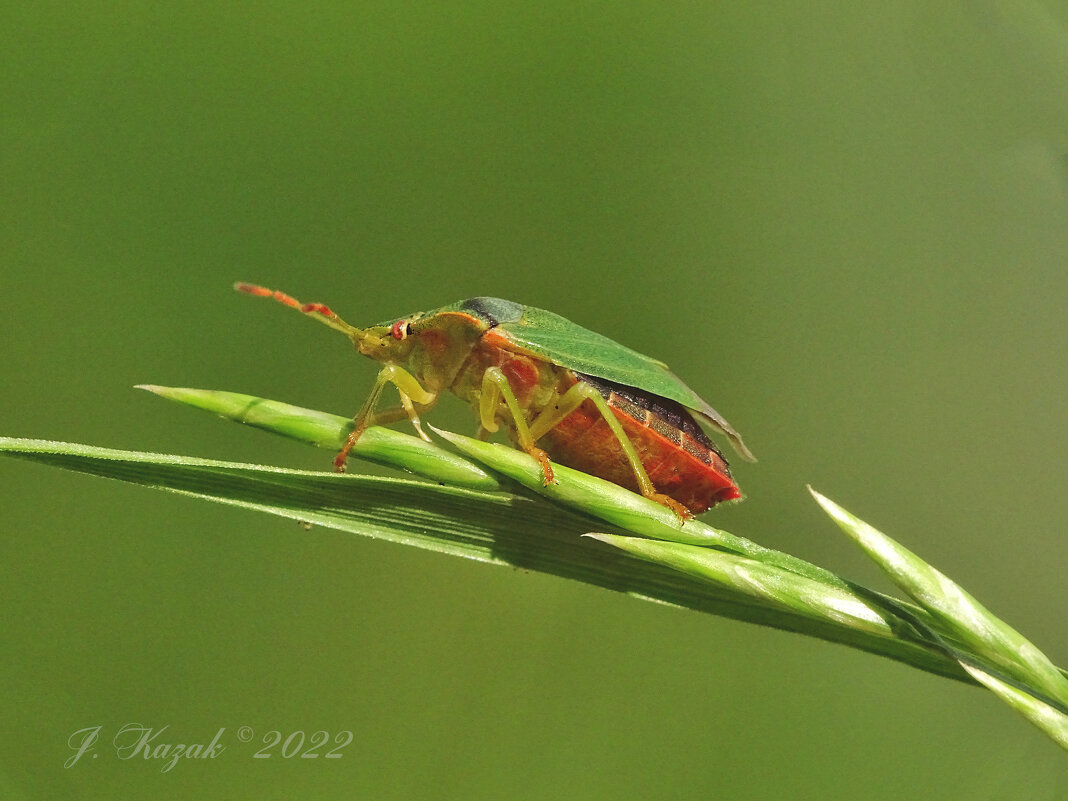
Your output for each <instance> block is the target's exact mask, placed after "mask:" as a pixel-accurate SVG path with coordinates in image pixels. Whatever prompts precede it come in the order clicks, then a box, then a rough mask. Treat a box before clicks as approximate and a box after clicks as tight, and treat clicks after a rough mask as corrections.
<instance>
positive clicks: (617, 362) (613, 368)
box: [497, 306, 754, 461]
mask: <svg viewBox="0 0 1068 801" xmlns="http://www.w3.org/2000/svg"><path fill="white" fill-rule="evenodd" d="M497 330H498V332H500V333H505V334H507V336H508V338H509V339H510V340H511V341H512V342H514V343H515V344H516V345H517V346H519V347H521V348H523V349H525V350H528V351H531V352H532V353H535V354H537V355H539V356H542V357H543V358H545V359H547V360H549V361H551V362H553V363H554V364H559V365H561V366H563V367H567V368H569V369H571V370H575V371H576V372H579V373H585V374H587V375H592V376H595V377H597V378H604V379H607V380H608V381H614V382H616V383H618V384H626V385H627V386H631V387H637V388H638V389H641V390H644V391H646V392H650V393H652V394H654V395H660V396H661V397H664V398H670V399H671V400H673V401H677V402H679V403H681V404H682V405H683V406H685V407H687V408H688V409H690V410H691V411H693V412H694V413H696V414H697V415H698V416H699V417H701V418H702V419H703V420H705V422H707V423H708V424H709V425H711V426H712V427H713V428H715V429H717V430H719V431H721V432H723V434H725V435H726V436H727V437H728V439H730V441H731V443H732V444H733V445H734V448H735V450H737V451H738V453H739V454H740V455H741V456H742V457H743V458H745V459H748V460H750V461H754V457H753V454H752V452H751V451H750V450H749V448H747V447H746V446H745V443H744V442H743V441H742V437H741V435H740V434H739V433H738V432H737V431H735V429H734V427H733V426H732V425H731V424H730V423H728V422H727V421H726V420H725V419H724V418H723V415H721V414H720V413H719V412H717V411H716V410H715V409H713V408H712V407H711V406H709V405H708V403H706V402H705V401H704V400H702V399H701V397H700V396H699V395H698V394H697V393H696V392H694V391H693V390H692V389H690V388H689V387H688V386H686V384H684V383H683V382H682V381H681V380H679V378H678V377H677V376H676V375H675V374H674V373H672V372H671V370H669V369H668V367H667V365H666V364H664V363H663V362H661V361H658V360H657V359H653V358H650V357H649V356H645V355H644V354H641V353H638V352H637V351H634V350H631V349H630V348H628V347H626V346H625V345H620V344H619V343H618V342H616V341H614V340H612V339H609V338H608V337H606V336H602V335H601V334H598V333H597V332H595V331H590V330H589V329H587V328H583V327H582V326H580V325H576V324H575V323H573V322H571V321H570V320H568V319H566V318H564V317H561V316H560V315H558V314H553V313H552V312H549V311H545V310H544V309H536V308H534V307H532V306H526V307H524V309H523V313H522V316H521V317H520V318H519V319H518V320H514V321H509V322H501V323H500V324H499V325H498V326H497Z"/></svg>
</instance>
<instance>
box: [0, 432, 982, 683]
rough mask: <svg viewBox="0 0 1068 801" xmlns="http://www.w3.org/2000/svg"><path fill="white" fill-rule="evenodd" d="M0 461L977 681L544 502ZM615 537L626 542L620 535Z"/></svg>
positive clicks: (160, 466) (211, 467)
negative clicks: (600, 530)
mask: <svg viewBox="0 0 1068 801" xmlns="http://www.w3.org/2000/svg"><path fill="white" fill-rule="evenodd" d="M0 454H5V455H8V456H13V457H18V458H21V459H27V460H30V461H34V462H39V463H43V464H49V465H52V466H55V467H61V468H64V469H67V470H75V471H79V472H83V473H90V474H93V475H98V476H103V477H107V478H115V479H119V480H122V481H127V482H131V483H135V484H140V485H143V486H148V487H153V488H157V489H163V490H168V491H171V492H178V493H181V494H184V495H187V496H192V497H197V498H202V499H206V500H212V501H216V502H220V503H226V504H231V505H236V506H241V507H243V508H248V509H254V510H258V511H263V512H268V513H270V514H275V515H280V516H282V517H287V518H290V519H293V520H301V521H308V522H311V523H315V524H318V525H322V526H327V527H330V528H335V529H339V530H342V531H348V532H352V533H355V534H361V535H365V536H371V537H375V538H378V539H384V540H388V541H391V542H398V543H403V544H405V545H413V546H416V547H419V548H425V549H429V550H433V551H437V552H440V553H448V554H451V555H454V556H462V557H465V558H469V559H477V560H479V561H482V562H488V563H492V564H499V565H509V566H512V567H518V568H523V569H527V570H538V571H541V572H545V573H549V574H552V575H557V576H562V577H565V578H571V579H576V580H578V581H583V582H586V583H588V584H592V585H594V586H598V587H604V588H606V589H612V590H616V591H619V592H625V593H627V594H629V595H632V596H635V597H637V598H642V599H646V600H653V601H659V602H662V603H668V604H673V605H676V606H682V607H686V608H690V609H695V610H698V611H702V612H709V613H712V614H716V615H720V616H723V617H728V618H732V619H735V620H741V621H747V622H750V623H756V624H758V625H764V626H770V627H774V628H778V629H783V630H786V631H793V632H797V633H801V634H807V635H809V636H812V637H817V638H820V639H824V640H827V641H830V642H837V643H841V644H845V645H849V646H851V647H854V648H858V649H860V650H864V651H868V652H870V653H876V654H881V655H883V656H887V657H889V658H891V659H896V660H898V661H901V662H904V663H906V664H909V665H912V666H914V667H917V668H920V669H922V670H926V671H929V672H931V673H935V674H938V675H943V676H948V677H950V678H954V679H958V680H966V681H970V679H969V678H968V676H967V674H966V673H965V672H964V671H963V670H962V669H961V667H960V665H959V664H958V663H957V662H956V661H955V660H952V659H947V658H946V657H945V655H944V654H942V653H941V652H940V651H939V650H937V649H934V648H931V647H930V646H928V645H925V644H923V643H919V642H913V641H908V640H904V639H889V638H887V637H885V636H883V635H882V634H880V633H873V632H871V631H866V630H861V629H856V628H852V627H849V626H844V625H841V623H838V622H830V621H828V620H817V619H813V618H812V617H810V616H808V615H804V614H799V613H798V612H796V611H794V610H790V609H782V608H775V607H772V606H769V605H768V604H766V603H761V602H757V601H755V600H754V599H752V598H751V597H749V596H747V595H745V594H743V593H740V592H737V591H734V590H732V589H731V588H727V587H720V586H716V585H713V584H711V583H709V582H708V581H705V580H703V579H699V578H696V577H694V576H689V575H686V574H684V573H681V572H679V571H677V570H675V569H673V568H671V567H669V566H667V565H662V564H654V563H651V562H648V561H646V560H644V559H640V558H638V557H636V556H632V555H629V554H626V553H624V552H622V551H619V550H617V549H606V548H605V547H604V544H603V543H601V542H596V541H594V540H592V539H590V538H588V537H583V536H582V535H583V534H584V533H586V532H587V531H589V530H590V519H589V518H588V517H587V516H585V515H581V514H577V513H574V512H570V511H568V510H566V509H562V508H560V507H558V506H555V505H553V504H548V503H544V502H542V501H540V500H538V499H531V498H526V497H519V496H516V495H511V494H507V493H502V492H486V491H480V490H470V489H466V488H460V487H447V486H445V487H443V486H439V485H436V484H429V483H426V482H421V481H414V480H409V479H396V478H381V477H374V476H360V475H350V474H337V473H322V472H313V471H301V470H286V469H282V468H277V467H264V466H260V465H250V464H240V463H232V462H221V461H215V460H210V459H198V458H192V457H185V456H173V455H165V454H152V453H142V452H131V451H119V450H112V449H107V448H97V447H92V446H88V445H77V444H70V443H60V442H49V441H45V440H27V439H15V438H3V437H0ZM608 533H615V534H623V533H624V532H622V531H610V532H608Z"/></svg>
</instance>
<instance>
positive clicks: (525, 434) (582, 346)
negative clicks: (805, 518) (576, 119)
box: [236, 284, 752, 518]
mask: <svg viewBox="0 0 1068 801" xmlns="http://www.w3.org/2000/svg"><path fill="white" fill-rule="evenodd" d="M236 288H237V289H238V290H239V291H242V292H246V293H249V294H252V295H257V296H261V297H273V298H274V299H275V300H278V301H280V302H282V303H284V304H285V305H288V306H291V307H293V308H297V309H299V310H301V311H303V312H305V313H308V314H310V315H312V316H314V317H315V318H316V319H318V320H320V321H321V322H323V323H325V324H327V325H329V326H331V327H332V328H334V329H336V330H339V331H341V332H342V333H344V334H346V336H348V337H349V338H350V339H351V340H352V342H353V344H354V345H355V347H356V348H357V350H359V351H360V352H361V353H362V354H364V355H365V356H368V357H370V358H372V359H374V360H376V361H378V362H381V363H383V364H384V367H383V368H382V371H381V372H380V373H379V375H378V378H377V380H376V381H375V384H374V386H373V387H372V390H371V393H370V395H369V397H368V399H367V401H366V402H365V403H364V405H363V407H362V408H361V409H360V411H359V412H358V413H357V415H356V417H355V426H354V428H353V431H352V433H351V435H350V436H349V439H348V442H347V443H346V446H345V448H344V449H343V450H342V451H341V453H339V454H338V457H337V459H336V460H335V465H336V466H337V467H338V469H343V467H344V464H345V460H346V458H347V455H348V452H349V450H350V449H351V447H352V446H353V445H354V444H355V442H356V441H357V439H358V438H359V436H360V434H361V433H362V432H363V431H364V430H365V429H366V428H367V427H368V426H369V425H372V424H380V423H388V422H393V421H396V420H399V419H403V418H404V417H408V418H409V419H410V420H411V421H412V423H413V425H414V426H415V428H416V430H417V431H418V432H419V434H420V436H422V437H424V438H426V439H429V438H428V437H427V436H426V434H425V433H424V432H423V429H422V426H421V423H420V419H419V415H420V414H421V413H423V412H426V411H428V410H429V409H431V408H432V407H433V406H434V405H435V404H436V403H437V401H438V400H439V399H440V397H441V395H442V394H444V393H445V392H446V391H450V392H452V393H454V394H455V395H457V396H458V397H460V398H461V399H462V400H464V401H467V402H468V403H470V404H471V405H472V406H473V407H474V408H475V409H476V410H477V411H478V415H479V421H480V435H486V434H488V433H490V432H493V431H496V430H497V429H498V427H499V425H500V423H502V422H503V423H504V424H505V425H506V426H507V428H508V431H509V433H510V435H511V436H512V438H513V440H515V442H516V443H517V444H518V446H519V447H520V448H522V449H523V450H525V451H526V452H528V453H530V454H531V455H532V456H533V457H534V458H536V459H537V460H538V461H539V463H540V464H541V466H542V470H543V474H544V476H545V481H546V483H549V482H550V481H552V479H553V472H552V464H551V461H550V457H552V459H554V460H556V461H558V462H560V463H561V464H567V465H569V466H572V467H577V468H578V469H581V470H584V471H586V472H589V473H591V474H594V475H598V476H600V477H602V478H606V479H608V480H610V481H614V482H615V483H618V484H621V485H623V486H627V487H630V488H632V489H636V490H638V491H640V492H641V493H642V494H643V495H646V496H647V497H650V498H653V499H654V500H656V501H658V502H660V503H663V504H664V505H666V506H669V507H670V508H672V509H674V510H675V511H676V512H678V513H679V515H680V516H682V517H684V518H685V517H689V516H690V515H691V514H692V513H695V512H701V511H704V510H705V509H707V508H709V507H710V506H712V505H714V504H715V503H718V502H720V501H723V500H731V499H734V498H738V497H740V495H741V493H740V491H739V490H738V488H737V485H736V484H735V483H734V481H733V479H732V477H731V474H730V470H729V467H728V465H727V462H726V460H725V459H724V458H723V456H722V454H721V453H720V452H719V450H718V449H717V448H716V446H715V445H714V444H713V443H712V442H711V440H709V439H708V437H707V436H706V435H705V434H704V432H703V431H702V430H701V429H700V427H699V426H698V425H697V424H696V422H694V417H697V418H699V419H701V420H702V421H704V422H705V423H707V424H708V425H710V426H711V427H713V428H715V429H717V430H719V431H721V432H722V433H724V434H726V436H727V437H728V438H729V439H730V440H731V442H732V443H733V445H734V446H735V449H736V450H737V451H738V452H739V453H740V454H741V455H742V456H743V457H745V458H747V459H752V454H751V453H750V452H749V450H748V448H746V447H745V444H744V443H743V442H742V439H741V437H740V435H739V434H738V432H737V431H735V429H734V428H733V427H732V426H731V425H730V424H729V423H727V421H726V420H724V419H723V417H722V416H721V415H720V414H719V413H718V412H716V411H715V410H714V409H713V408H712V407H711V406H709V405H708V404H707V403H706V402H705V401H703V400H702V399H701V398H700V397H699V396H698V395H697V394H696V393H695V392H694V391H693V390H691V389H690V388H689V387H687V386H686V385H685V384H684V383H683V382H682V381H681V380H679V379H678V378H677V377H676V376H675V375H674V374H673V373H672V372H671V371H670V370H669V369H668V368H667V366H666V365H665V364H664V363H663V362H660V361H657V360H655V359H651V358H649V357H648V356H644V355H642V354H640V353H638V352H636V351H633V350H631V349H630V348H626V347H624V346H623V345H620V344H619V343H617V342H614V341H612V340H611V339H608V338H607V337H604V336H601V335H600V334H597V333H595V332H593V331H589V330H587V329H585V328H582V327H581V326H578V325H575V324H574V323H572V322H570V321H569V320H566V319H565V318H563V317H560V316H559V315H556V314H553V313H552V312H548V311H544V310H542V309H536V308H533V307H530V306H524V305H521V304H519V303H514V302H512V301H508V300H502V299H499V298H471V299H468V300H465V301H460V302H457V303H454V304H451V305H449V306H444V307H442V308H440V309H436V310H434V311H430V312H421V313H417V314H413V315H409V316H407V317H402V318H400V319H397V320H393V321H390V322H386V323H381V324H378V325H374V326H370V327H369V328H365V329H361V328H356V327H354V326H350V325H349V324H348V323H345V322H344V321H343V320H341V319H340V318H339V317H338V316H337V315H336V314H335V313H334V312H333V311H332V310H331V309H330V308H329V307H327V306H324V305H323V304H301V303H299V302H298V301H296V300H295V299H293V298H292V297H290V296H288V295H285V294H283V293H281V292H275V291H272V290H269V289H265V288H263V287H259V286H254V285H251V284H237V285H236ZM389 384H393V385H394V386H395V387H396V388H397V390H398V392H399V394H400V400H401V405H400V406H398V407H396V408H390V409H382V410H379V409H378V408H377V406H378V401H379V399H380V396H381V393H382V391H383V390H384V389H385V387H386V386H388V385H389ZM539 445H540V447H539Z"/></svg>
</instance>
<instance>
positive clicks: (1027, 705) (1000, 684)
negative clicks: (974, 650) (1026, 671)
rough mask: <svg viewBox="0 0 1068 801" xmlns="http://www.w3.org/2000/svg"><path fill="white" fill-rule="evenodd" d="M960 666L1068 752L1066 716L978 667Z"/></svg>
mask: <svg viewBox="0 0 1068 801" xmlns="http://www.w3.org/2000/svg"><path fill="white" fill-rule="evenodd" d="M961 664H962V665H963V666H964V669H965V670H967V671H968V673H969V674H970V675H971V676H972V678H974V679H975V680H976V681H978V682H979V683H980V684H982V685H983V686H984V687H986V688H987V689H988V690H990V691H991V692H992V693H994V694H995V695H996V696H997V697H998V698H1000V699H1001V700H1002V701H1004V702H1005V703H1006V704H1008V705H1009V706H1011V707H1012V708H1013V709H1015V710H1016V711H1017V712H1019V713H1020V714H1021V715H1023V716H1024V717H1025V718H1027V719H1028V720H1029V721H1031V723H1033V724H1034V725H1035V726H1037V727H1038V728H1039V729H1041V730H1042V731H1043V732H1044V733H1045V734H1046V736H1048V737H1049V738H1050V739H1051V740H1053V741H1054V742H1055V743H1057V745H1059V746H1060V747H1061V748H1063V749H1065V750H1068V715H1066V714H1065V713H1064V712H1062V711H1061V710H1059V709H1057V708H1055V707H1053V706H1052V705H1050V704H1047V703H1044V702H1043V701H1041V700H1040V699H1038V698H1036V697H1035V696H1034V695H1033V694H1031V693H1029V692H1027V691H1025V690H1022V689H1020V688H1018V687H1015V686H1013V685H1012V684H1010V683H1009V682H1006V681H1002V680H1001V679H999V678H998V677H996V676H994V675H993V674H991V673H988V672H987V671H985V670H983V669H981V668H979V667H974V666H971V665H968V664H966V663H963V662H962V663H961Z"/></svg>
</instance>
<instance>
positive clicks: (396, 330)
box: [389, 320, 408, 339]
mask: <svg viewBox="0 0 1068 801" xmlns="http://www.w3.org/2000/svg"><path fill="white" fill-rule="evenodd" d="M389 333H390V336H392V337H393V338H394V339H404V338H405V337H407V336H408V321H407V320H397V322H395V323H394V324H393V327H392V328H390V329H389Z"/></svg>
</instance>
